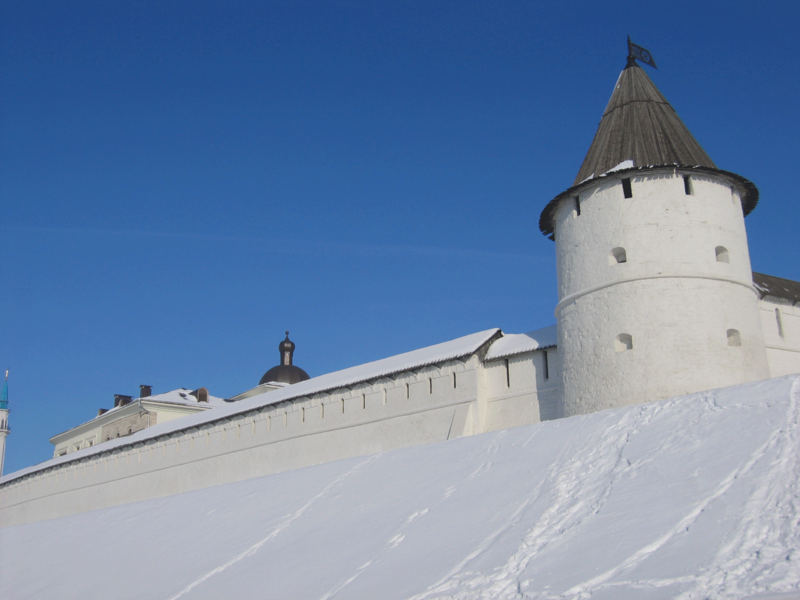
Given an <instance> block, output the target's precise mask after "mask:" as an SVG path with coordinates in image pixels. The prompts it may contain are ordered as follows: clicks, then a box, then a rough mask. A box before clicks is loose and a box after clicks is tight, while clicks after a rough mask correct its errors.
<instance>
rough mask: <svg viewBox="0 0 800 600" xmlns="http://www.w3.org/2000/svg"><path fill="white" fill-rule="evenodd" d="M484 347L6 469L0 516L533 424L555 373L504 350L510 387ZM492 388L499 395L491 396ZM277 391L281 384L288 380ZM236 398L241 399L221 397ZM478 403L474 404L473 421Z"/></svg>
mask: <svg viewBox="0 0 800 600" xmlns="http://www.w3.org/2000/svg"><path fill="white" fill-rule="evenodd" d="M494 339H495V337H494V336H493V337H491V339H490V342H491V341H492V340H494ZM488 346H489V343H486V344H484V345H482V346H481V348H479V349H478V351H477V352H475V353H473V354H470V355H468V356H465V357H461V358H455V359H450V360H446V361H443V362H440V363H437V364H432V365H424V366H421V367H418V368H416V369H413V370H408V371H403V372H400V373H395V374H391V375H388V376H383V377H378V378H376V379H374V380H371V381H364V382H357V383H353V384H351V385H348V386H342V387H338V388H334V389H331V390H325V391H321V392H317V393H311V394H308V395H306V396H302V397H299V398H291V399H288V400H285V401H281V402H273V403H267V402H269V397H270V396H273V395H274V393H268V394H262V395H261V396H260V397H259V396H254V397H252V398H251V399H250V400H248V402H251V403H255V402H257V401H259V400H260V399H261V398H263V399H264V404H263V405H261V406H254V407H253V408H251V409H249V410H245V411H243V412H240V413H238V414H230V415H220V414H219V412H218V411H220V410H221V409H215V410H214V411H209V412H207V413H203V414H202V415H194V416H191V417H186V419H185V420H184V423H186V424H188V426H185V427H182V428H177V427H176V426H177V425H178V424H179V423H180V421H175V422H173V423H170V424H169V426H171V427H172V429H170V428H169V426H168V427H165V426H163V425H158V426H155V427H153V428H151V429H146V430H143V431H141V432H139V433H137V434H134V436H131V437H129V438H120V439H119V440H116V441H114V440H112V441H111V442H107V443H106V444H104V446H105V448H104V447H103V446H97V447H93V448H89V449H85V450H82V451H79V452H77V453H74V454H71V455H68V456H64V457H59V458H57V459H53V460H51V461H47V462H46V463H43V464H42V465H38V466H37V467H32V468H30V469H27V470H25V472H19V473H17V474H11V475H9V476H7V477H5V478H3V479H2V480H0V524H2V526H7V525H11V524H16V523H24V522H29V521H36V520H40V519H45V518H54V517H59V516H64V515H69V514H74V513H77V512H84V511H88V510H93V509H97V508H102V507H107V506H114V505H118V504H124V503H128V502H135V501H138V500H145V499H148V498H156V497H162V496H167V495H172V494H177V493H181V492H185V491H190V490H194V489H199V488H204V487H208V486H212V485H218V484H220V483H228V482H232V481H238V480H242V479H248V478H252V477H258V476H261V475H268V474H271V473H276V472H280V471H286V470H290V469H295V468H299V467H303V466H308V465H313V464H319V463H323V462H329V461H333V460H338V459H342V458H347V457H351V456H358V455H363V454H372V453H377V452H383V451H387V450H391V449H394V448H400V447H406V446H412V445H419V444H429V443H433V442H437V441H444V440H447V439H451V438H454V437H459V436H462V435H471V434H473V433H478V432H481V431H485V430H488V429H498V428H503V427H509V426H514V425H522V424H526V423H529V422H537V421H539V420H540V418H541V417H540V413H541V412H542V411H541V409H540V407H539V399H538V389H537V386H540V384H542V383H546V385H545V386H544V387H543V388H542V390H541V391H542V394H543V397H545V398H546V399H547V402H548V403H550V404H548V407H547V408H546V409H545V410H544V412H545V413H546V414H555V412H556V411H555V410H554V409H553V408H552V406H551V404H552V399H553V398H554V397H555V396H554V392H553V391H552V389H550V388H551V383H552V381H554V380H555V381H557V380H558V379H557V377H556V373H554V371H552V370H551V375H550V379H549V380H547V381H545V380H543V376H542V373H541V369H540V368H539V369H537V365H541V364H542V362H541V361H542V360H543V351H541V350H539V351H533V352H528V353H523V354H519V355H514V356H510V357H509V364H510V365H512V367H511V378H512V379H511V381H513V382H514V385H513V387H512V388H510V389H509V388H507V387H503V386H504V385H505V384H504V383H502V382H499V381H495V379H496V378H495V375H494V371H495V370H496V369H495V363H497V364H502V365H504V364H505V359H501V360H499V361H494V362H489V363H487V365H488V366H487V367H486V368H484V362H483V360H482V357H483V356H484V355H485V354H486V350H487V348H488ZM547 352H548V355H549V356H550V361H549V362H550V368H551V369H555V370H556V371H557V369H558V366H557V365H558V362H557V361H554V360H553V358H552V357H553V356H554V355H555V354H557V353H556V352H555V349H554V348H549V349H548V350H547ZM310 381H313V380H310ZM501 383H502V385H501ZM296 385H299V384H296ZM495 389H499V390H501V391H503V392H504V394H501V397H499V398H497V399H495V398H493V397H492V396H491V395H490V394H491V393H494V391H493V390H495ZM280 392H282V393H283V394H286V393H288V388H284V389H283V390H280ZM487 392H489V394H488V395H487ZM237 404H244V403H243V402H242V403H234V404H233V405H232V406H233V407H234V408H236V405H237ZM479 405H483V406H484V407H485V409H484V411H483V412H484V418H483V422H481V410H479ZM222 410H225V409H222ZM514 411H517V417H518V418H517V419H516V420H515V418H514ZM215 413H216V415H215ZM215 416H216V418H214V417H215ZM203 419H205V420H203ZM148 433H149V434H150V435H148Z"/></svg>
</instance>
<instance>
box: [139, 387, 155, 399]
mask: <svg viewBox="0 0 800 600" xmlns="http://www.w3.org/2000/svg"><path fill="white" fill-rule="evenodd" d="M152 395H153V386H152V385H140V386H139V398H147V397H148V396H152Z"/></svg>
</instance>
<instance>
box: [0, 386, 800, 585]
mask: <svg viewBox="0 0 800 600" xmlns="http://www.w3.org/2000/svg"><path fill="white" fill-rule="evenodd" d="M798 401H800V376H796V375H795V376H789V377H783V378H778V379H773V380H768V381H764V382H760V383H757V384H749V385H745V386H738V387H735V388H726V389H723V390H714V391H711V392H705V393H700V394H692V395H689V396H685V397H680V398H673V399H670V400H666V401H663V402H655V403H650V404H645V405H639V406H632V407H627V408H624V409H618V410H613V411H606V412H601V413H597V414H593V415H587V416H581V417H572V418H569V419H562V420H559V421H551V422H547V423H540V424H537V425H533V426H527V427H519V428H516V429H510V430H507V431H500V432H494V433H490V434H484V435H480V436H475V437H469V438H461V439H458V440H453V441H449V442H445V443H442V444H435V445H431V446H424V447H416V448H409V449H404V450H399V451H394V452H389V453H385V454H379V455H374V456H368V457H360V458H355V459H348V460H343V461H339V462H334V463H328V464H323V465H318V466H315V467H309V468H305V469H298V470H295V471H290V472H286V473H281V474H277V475H272V476H269V477H263V478H259V479H252V480H249V481H244V482H239V483H235V484H230V485H224V486H218V487H215V488H209V489H204V490H200V491H197V492H192V493H187V494H182V495H179V496H172V497H168V498H161V499H158V500H151V501H147V502H140V503H135V504H129V505H124V506H118V507H115V508H110V509H104V510H99V511H95V512H91V513H84V514H80V515H74V516H70V517H65V518H61V519H54V520H51V521H41V522H38V523H30V524H26V525H20V526H16V527H10V528H6V529H3V530H0V597H2V598H8V599H15V600H22V599H25V598H46V597H47V598H55V597H58V598H115V599H125V598H132V599H133V598H135V599H164V600H178V599H179V598H180V599H183V600H191V599H197V598H237V599H243V598H280V599H282V600H283V599H285V600H291V599H320V600H328V599H332V598H338V599H342V600H344V599H355V598H360V599H369V600H389V599H414V600H427V599H434V598H461V599H478V598H593V599H611V598H613V599H627V598H681V599H689V598H742V597H748V596H751V595H752V596H759V597H761V596H763V597H776V598H777V597H785V598H791V597H797V594H798V593H800V527H799V526H798V522H799V521H800V456H799V454H798V448H799V446H798V441H800V420H799V419H798ZM778 593H782V594H781V595H779V596H776V595H775V594H778ZM787 593H788V595H783V594H787Z"/></svg>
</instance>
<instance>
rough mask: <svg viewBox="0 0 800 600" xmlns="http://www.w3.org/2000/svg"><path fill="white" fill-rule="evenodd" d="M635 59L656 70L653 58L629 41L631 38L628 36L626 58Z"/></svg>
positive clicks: (646, 51)
mask: <svg viewBox="0 0 800 600" xmlns="http://www.w3.org/2000/svg"><path fill="white" fill-rule="evenodd" d="M631 57H633V58H635V59H636V60H638V61H640V62H643V63H644V64H646V65H649V66H651V67H653V68H654V69H657V68H658V67H657V66H656V61H654V60H653V56H652V55H651V54H650V52H649V51H648V50H645V49H644V48H642V47H641V46H637V45H636V44H634V43H633V42H632V41H631V36H628V58H631Z"/></svg>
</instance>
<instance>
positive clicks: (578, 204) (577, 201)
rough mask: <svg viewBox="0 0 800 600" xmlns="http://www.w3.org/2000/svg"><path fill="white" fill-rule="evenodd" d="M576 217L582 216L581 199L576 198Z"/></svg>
mask: <svg viewBox="0 0 800 600" xmlns="http://www.w3.org/2000/svg"><path fill="white" fill-rule="evenodd" d="M575 216H576V217H580V216H581V197H580V196H575Z"/></svg>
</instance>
